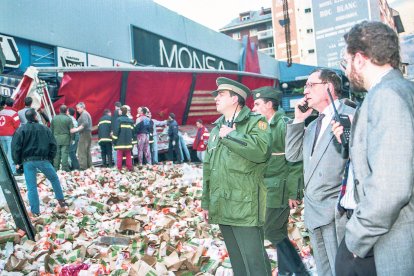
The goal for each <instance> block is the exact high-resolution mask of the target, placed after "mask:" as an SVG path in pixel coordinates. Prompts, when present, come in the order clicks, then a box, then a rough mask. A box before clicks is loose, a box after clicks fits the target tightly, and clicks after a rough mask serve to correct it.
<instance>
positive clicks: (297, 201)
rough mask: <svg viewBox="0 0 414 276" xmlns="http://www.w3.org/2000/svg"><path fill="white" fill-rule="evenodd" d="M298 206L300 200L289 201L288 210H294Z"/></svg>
mask: <svg viewBox="0 0 414 276" xmlns="http://www.w3.org/2000/svg"><path fill="white" fill-rule="evenodd" d="M299 204H300V200H297V199H289V208H290V209H295V208H297V207H298V206H299Z"/></svg>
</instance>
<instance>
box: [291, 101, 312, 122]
mask: <svg viewBox="0 0 414 276" xmlns="http://www.w3.org/2000/svg"><path fill="white" fill-rule="evenodd" d="M305 103H306V97H303V98H302V99H300V100H299V101H298V102H297V103H296V104H295V119H294V121H293V122H294V123H303V122H304V121H305V119H306V118H308V117H309V116H310V115H311V114H312V111H313V109H312V108H309V109H308V110H307V111H306V112H305V113H302V111H300V109H299V107H298V106H299V105H304V104H305Z"/></svg>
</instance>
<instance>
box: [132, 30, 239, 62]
mask: <svg viewBox="0 0 414 276" xmlns="http://www.w3.org/2000/svg"><path fill="white" fill-rule="evenodd" d="M132 32H133V43H134V45H133V51H134V58H135V59H136V60H137V62H138V64H139V65H152V66H156V67H169V68H188V69H216V70H237V64H235V63H232V62H229V61H227V60H224V59H222V58H219V57H216V56H213V55H210V54H208V53H206V52H203V51H200V50H198V49H195V48H192V47H189V46H187V45H183V44H181V43H178V42H176V41H173V40H170V39H168V38H164V37H162V36H159V35H156V34H153V33H151V32H148V31H145V30H142V29H139V28H137V27H133V29H132Z"/></svg>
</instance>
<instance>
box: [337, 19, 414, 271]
mask: <svg viewBox="0 0 414 276" xmlns="http://www.w3.org/2000/svg"><path fill="white" fill-rule="evenodd" d="M344 38H345V42H346V44H347V45H346V51H345V56H344V60H343V62H342V63H341V64H342V66H343V69H344V71H345V72H346V74H347V76H348V78H349V80H350V83H351V87H352V88H353V89H354V90H366V91H368V93H367V94H366V96H365V99H364V101H363V103H362V105H361V107H360V108H359V109H358V111H357V112H356V114H355V118H354V120H353V127H352V130H351V137H350V159H351V166H350V168H352V169H350V170H349V175H348V183H347V185H346V189H347V190H348V189H349V188H353V193H354V196H353V199H354V200H355V201H356V207H355V209H354V211H353V215H352V217H351V218H350V220H349V222H348V223H347V225H346V232H345V238H344V241H343V242H342V243H341V246H340V248H339V250H338V255H337V261H336V269H337V272H338V275H374V274H375V273H377V274H378V275H412V274H413V271H414V262H413V260H414V250H413V248H414V239H413V237H414V196H413V194H414V192H413V189H414V171H413V168H414V84H413V83H412V82H410V81H408V80H405V79H404V77H403V75H402V74H401V72H400V70H399V66H400V63H401V60H400V52H399V41H398V35H397V34H396V33H395V31H393V30H392V29H391V28H390V27H388V26H387V25H385V24H383V23H381V22H367V21H364V22H361V23H359V24H357V25H355V26H354V27H352V28H351V30H350V31H349V33H347V34H346V35H345V36H344ZM332 130H333V132H334V133H335V135H336V137H337V139H338V140H339V141H340V139H339V138H340V135H341V134H342V132H343V128H342V127H341V126H340V125H339V123H334V125H333V129H332ZM349 180H353V183H352V181H349ZM374 260H375V262H374ZM373 266H375V268H373ZM340 272H341V273H340Z"/></svg>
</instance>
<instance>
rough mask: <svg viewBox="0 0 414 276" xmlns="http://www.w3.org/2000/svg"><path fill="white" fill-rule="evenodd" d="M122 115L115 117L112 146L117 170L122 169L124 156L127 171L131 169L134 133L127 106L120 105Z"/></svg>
mask: <svg viewBox="0 0 414 276" xmlns="http://www.w3.org/2000/svg"><path fill="white" fill-rule="evenodd" d="M121 112H122V115H121V116H120V117H119V118H118V119H117V121H116V125H115V129H114V132H113V134H112V138H113V139H114V148H115V149H116V151H117V156H116V160H117V161H116V163H117V167H118V170H121V169H122V161H123V157H124V156H125V158H126V166H127V169H128V170H129V171H133V167H132V156H131V150H132V147H133V145H132V142H133V137H134V135H135V133H134V121H133V120H132V119H130V118H128V116H127V113H128V108H127V107H126V106H122V107H121Z"/></svg>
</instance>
